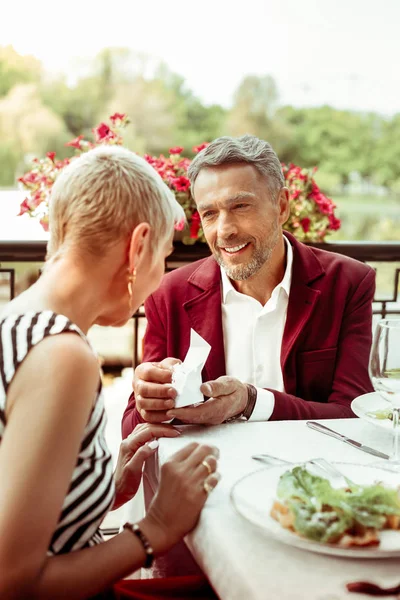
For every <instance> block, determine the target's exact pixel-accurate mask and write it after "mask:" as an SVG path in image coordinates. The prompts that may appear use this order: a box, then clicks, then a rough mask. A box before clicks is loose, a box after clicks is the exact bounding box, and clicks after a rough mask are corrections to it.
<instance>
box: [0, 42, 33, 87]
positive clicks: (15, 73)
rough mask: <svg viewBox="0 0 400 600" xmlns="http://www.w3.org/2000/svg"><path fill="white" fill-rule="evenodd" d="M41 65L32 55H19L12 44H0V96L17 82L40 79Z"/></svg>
mask: <svg viewBox="0 0 400 600" xmlns="http://www.w3.org/2000/svg"><path fill="white" fill-rule="evenodd" d="M41 74H42V67H41V64H40V62H39V61H38V60H37V59H36V58H34V57H33V56H21V54H18V52H16V51H15V50H14V48H13V47H12V46H5V47H4V46H3V47H2V46H0V97H1V96H5V95H6V94H8V92H9V91H10V90H11V89H12V88H13V87H14V86H15V85H17V84H21V83H31V82H34V83H37V82H39V81H40V78H41Z"/></svg>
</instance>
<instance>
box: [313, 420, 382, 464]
mask: <svg viewBox="0 0 400 600" xmlns="http://www.w3.org/2000/svg"><path fill="white" fill-rule="evenodd" d="M306 425H307V427H310V429H315V431H319V432H321V433H325V434H326V435H330V436H331V437H333V438H336V439H337V440H341V441H342V442H345V443H346V444H349V445H350V446H353V448H358V449H359V450H362V451H363V452H368V454H373V455H374V456H378V458H386V459H388V458H389V456H388V455H387V454H384V453H383V452H379V450H375V449H374V448H370V447H369V446H366V445H365V444H361V443H360V442H356V441H355V440H352V439H351V438H348V437H347V436H345V435H342V434H341V433H338V432H337V431H333V429H329V427H326V426H325V425H321V423H316V422H315V421H307V422H306Z"/></svg>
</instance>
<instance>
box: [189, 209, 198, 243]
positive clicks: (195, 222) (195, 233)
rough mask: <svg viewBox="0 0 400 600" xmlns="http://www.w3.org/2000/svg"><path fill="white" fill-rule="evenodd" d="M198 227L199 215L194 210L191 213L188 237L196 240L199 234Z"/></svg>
mask: <svg viewBox="0 0 400 600" xmlns="http://www.w3.org/2000/svg"><path fill="white" fill-rule="evenodd" d="M199 229H200V215H199V213H198V212H197V210H196V212H194V213H193V214H192V223H191V225H190V237H191V238H192V240H197V237H198V234H199Z"/></svg>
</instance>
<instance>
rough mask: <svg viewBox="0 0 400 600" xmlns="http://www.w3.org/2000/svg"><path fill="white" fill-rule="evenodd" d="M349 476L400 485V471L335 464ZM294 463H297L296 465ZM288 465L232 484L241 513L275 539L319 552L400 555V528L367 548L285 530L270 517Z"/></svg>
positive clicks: (233, 497)
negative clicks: (279, 484)
mask: <svg viewBox="0 0 400 600" xmlns="http://www.w3.org/2000/svg"><path fill="white" fill-rule="evenodd" d="M334 464H336V466H337V468H338V469H339V470H340V471H341V472H342V473H343V474H344V475H346V476H347V477H349V479H352V480H353V481H355V482H356V483H360V484H367V485H368V484H371V483H374V482H376V481H381V482H383V483H385V484H387V485H389V486H391V487H397V486H398V485H399V484H400V474H398V473H393V472H390V471H385V470H384V469H379V468H377V467H370V466H367V465H356V464H350V463H334ZM293 466H294V465H293ZM290 468H292V467H288V466H287V465H284V466H282V465H280V466H276V467H267V468H266V469H261V470H260V471H255V472H254V473H250V474H249V475H246V476H245V477H243V478H242V479H239V481H237V482H236V483H235V485H234V486H233V487H232V490H231V501H232V504H233V506H234V507H235V509H236V510H237V512H238V513H239V514H240V515H241V516H242V517H243V518H244V519H246V520H247V521H249V522H250V523H252V524H253V525H256V526H257V528H258V529H259V531H261V532H264V533H267V534H269V535H271V536H272V537H274V538H275V539H277V540H279V541H281V542H283V543H285V544H289V545H290V546H295V547H296V548H302V549H304V550H309V551H311V552H317V553H319V554H330V555H335V556H348V557H351V558H388V557H396V556H400V530H398V531H394V530H387V531H381V532H380V534H379V536H380V540H381V542H380V545H379V546H371V547H366V548H341V547H340V546H336V545H335V544H323V543H321V542H314V541H311V540H307V539H305V538H302V537H300V536H298V535H296V534H295V533H293V532H291V531H289V530H288V529H284V528H283V527H282V526H281V525H280V524H279V523H278V522H277V521H275V519H273V518H272V517H271V516H270V511H271V507H272V504H273V502H274V500H275V499H276V489H277V486H278V482H279V478H280V476H281V475H282V474H283V473H285V472H286V471H287V470H288V469H290Z"/></svg>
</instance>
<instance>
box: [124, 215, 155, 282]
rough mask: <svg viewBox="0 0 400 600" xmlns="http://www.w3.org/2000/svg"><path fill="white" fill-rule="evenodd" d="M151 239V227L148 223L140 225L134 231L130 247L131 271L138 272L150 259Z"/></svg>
mask: <svg viewBox="0 0 400 600" xmlns="http://www.w3.org/2000/svg"><path fill="white" fill-rule="evenodd" d="M150 238H151V227H150V225H149V224H148V223H140V224H139V225H137V227H135V229H134V230H133V232H132V235H131V239H130V243H129V247H128V263H129V271H133V270H134V269H136V270H137V269H138V268H139V266H140V264H141V263H143V262H144V261H146V259H147V258H149V257H150V255H151V248H150Z"/></svg>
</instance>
